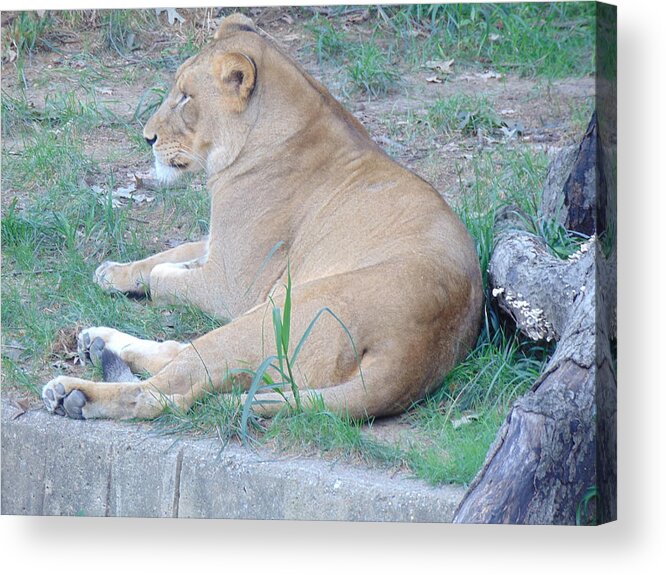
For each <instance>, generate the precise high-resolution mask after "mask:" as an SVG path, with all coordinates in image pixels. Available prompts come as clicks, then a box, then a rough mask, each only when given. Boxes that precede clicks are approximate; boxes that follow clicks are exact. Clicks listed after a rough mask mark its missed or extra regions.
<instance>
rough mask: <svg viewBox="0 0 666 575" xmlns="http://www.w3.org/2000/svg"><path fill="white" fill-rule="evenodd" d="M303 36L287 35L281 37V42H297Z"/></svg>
mask: <svg viewBox="0 0 666 575" xmlns="http://www.w3.org/2000/svg"><path fill="white" fill-rule="evenodd" d="M300 39H301V36H300V34H287V35H285V36H280V40H282V41H283V42H295V41H296V40H300Z"/></svg>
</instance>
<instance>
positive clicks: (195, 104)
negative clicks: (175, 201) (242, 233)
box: [143, 14, 258, 181]
mask: <svg viewBox="0 0 666 575" xmlns="http://www.w3.org/2000/svg"><path fill="white" fill-rule="evenodd" d="M238 34H243V35H244V36H250V38H244V39H243V46H244V47H248V48H250V52H252V51H253V50H252V47H253V46H255V45H256V41H255V42H253V41H252V40H253V38H251V36H256V37H257V38H258V35H257V34H256V30H255V29H254V26H253V24H252V21H251V20H250V19H249V18H246V17H244V16H242V15H240V14H237V15H233V16H230V17H228V18H226V19H225V20H224V22H223V23H222V25H221V26H220V28H219V29H218V31H217V32H216V34H215V38H214V40H213V42H212V43H211V44H209V45H208V46H207V47H206V48H205V49H204V50H203V51H202V52H201V53H199V54H198V55H196V56H194V57H192V58H190V59H189V60H186V61H185V62H184V63H183V64H182V65H181V66H180V67H179V68H178V70H177V72H176V77H175V81H174V84H173V86H172V88H171V90H170V92H169V93H168V95H167V97H166V98H165V99H164V101H163V102H162V105H161V106H160V108H159V109H158V110H157V112H156V113H155V114H154V115H153V116H152V117H151V118H150V119H149V120H148V122H147V123H146V125H145V127H144V130H143V135H144V137H145V139H146V141H147V142H148V143H149V144H150V145H151V146H152V149H153V155H154V156H155V168H156V171H157V175H158V177H159V178H160V179H162V180H165V181H171V180H173V179H175V178H176V177H178V175H179V174H180V173H182V172H186V171H197V170H200V169H206V170H208V171H209V173H210V172H211V171H213V172H215V171H219V170H222V169H224V168H225V167H226V166H228V165H229V164H231V163H232V162H233V161H234V160H235V158H236V157H237V155H238V153H239V152H240V150H241V149H242V147H243V145H244V143H245V140H246V138H247V133H248V131H249V128H250V126H251V125H252V123H253V121H254V120H255V119H256V109H255V110H253V109H251V108H252V106H250V102H251V100H252V96H253V93H254V89H255V84H256V82H257V65H256V63H255V60H254V56H253V55H252V54H251V53H248V52H247V50H245V51H236V50H234V47H233V45H234V44H236V43H237V42H229V41H228V40H229V37H231V36H237V35H238Z"/></svg>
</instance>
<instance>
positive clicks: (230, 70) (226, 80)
mask: <svg viewBox="0 0 666 575" xmlns="http://www.w3.org/2000/svg"><path fill="white" fill-rule="evenodd" d="M213 73H214V74H215V77H216V78H217V79H218V81H219V82H220V86H221V88H222V94H223V95H224V98H225V100H227V104H228V106H229V107H230V108H231V109H233V110H235V111H236V112H238V113H240V112H242V111H243V110H245V108H246V107H247V103H248V101H249V100H250V96H252V91H253V90H254V85H255V83H256V81H257V66H256V64H255V63H254V60H253V59H252V58H250V57H249V56H247V55H246V54H242V53H240V52H229V53H226V54H220V55H218V56H217V58H216V59H215V62H214V69H213Z"/></svg>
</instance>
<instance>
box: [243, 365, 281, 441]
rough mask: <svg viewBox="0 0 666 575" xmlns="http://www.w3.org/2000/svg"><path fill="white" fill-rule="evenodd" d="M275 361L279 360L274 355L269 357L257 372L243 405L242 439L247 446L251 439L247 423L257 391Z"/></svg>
mask: <svg viewBox="0 0 666 575" xmlns="http://www.w3.org/2000/svg"><path fill="white" fill-rule="evenodd" d="M275 359H277V358H276V357H275V356H274V355H271V356H269V357H267V358H266V359H265V360H264V361H263V362H261V365H260V366H259V369H257V371H256V372H255V375H254V379H253V380H252V383H251V384H250V388H249V389H248V390H247V399H246V400H245V404H244V405H243V413H242V414H241V425H240V429H241V431H240V432H241V439H242V440H243V443H244V444H245V445H247V438H248V437H249V434H248V427H247V423H248V420H249V418H250V411H251V409H252V402H253V401H254V396H255V394H256V393H257V390H258V389H259V386H260V385H261V382H262V381H263V378H264V374H265V373H266V372H267V371H268V369H269V368H270V367H271V364H272V362H273V360H275Z"/></svg>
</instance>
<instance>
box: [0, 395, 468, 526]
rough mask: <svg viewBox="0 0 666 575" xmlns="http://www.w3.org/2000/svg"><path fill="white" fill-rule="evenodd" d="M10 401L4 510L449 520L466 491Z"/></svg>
mask: <svg viewBox="0 0 666 575" xmlns="http://www.w3.org/2000/svg"><path fill="white" fill-rule="evenodd" d="M17 413H19V410H18V408H16V407H14V406H13V405H12V404H11V403H10V402H9V401H8V400H7V399H6V398H4V397H3V398H2V497H1V504H2V514H5V515H85V516H116V517H198V518H225V519H227V518H233V519H301V520H339V521H411V522H424V523H425V522H428V523H430V522H449V521H451V518H452V516H453V512H454V511H455V508H456V506H457V505H458V502H459V501H460V499H461V498H462V495H463V493H464V489H463V488H462V487H460V486H442V487H436V488H435V487H431V486H429V485H426V484H425V483H424V482H422V481H419V480H415V479H410V478H408V477H405V476H402V475H399V476H396V477H390V476H389V475H388V474H387V473H386V472H382V471H377V470H368V469H359V468H356V467H352V466H349V465H346V464H341V463H331V462H328V461H322V460H320V459H310V458H293V457H289V458H281V457H280V456H276V455H274V454H272V453H269V452H263V451H260V452H253V451H251V450H249V449H244V448H242V447H239V446H236V445H230V446H227V447H226V448H225V449H224V450H222V449H221V444H220V443H219V441H216V440H213V439H210V440H209V439H206V440H197V439H190V438H185V439H182V438H174V437H164V436H156V435H154V434H152V433H150V432H149V431H147V429H146V427H145V426H141V425H137V424H129V423H127V424H126V423H118V422H111V421H74V420H71V419H66V418H63V417H58V416H53V415H50V414H48V413H46V411H44V410H34V411H29V412H28V413H25V414H23V415H21V416H20V417H18V418H16V419H13V417H14V416H15V415H16V414H17Z"/></svg>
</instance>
